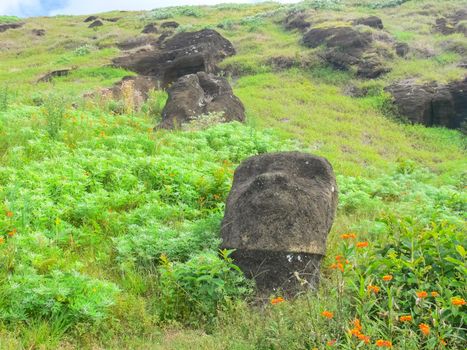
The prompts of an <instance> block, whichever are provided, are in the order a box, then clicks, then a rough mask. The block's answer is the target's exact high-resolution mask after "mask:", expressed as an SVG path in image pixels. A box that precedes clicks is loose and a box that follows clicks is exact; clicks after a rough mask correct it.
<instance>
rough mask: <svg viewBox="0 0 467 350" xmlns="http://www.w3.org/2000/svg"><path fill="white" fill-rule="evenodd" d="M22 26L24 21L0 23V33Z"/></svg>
mask: <svg viewBox="0 0 467 350" xmlns="http://www.w3.org/2000/svg"><path fill="white" fill-rule="evenodd" d="M22 26H24V23H5V24H0V33H2V32H6V31H7V30H9V29H18V28H21V27H22Z"/></svg>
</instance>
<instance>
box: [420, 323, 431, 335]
mask: <svg viewBox="0 0 467 350" xmlns="http://www.w3.org/2000/svg"><path fill="white" fill-rule="evenodd" d="M418 328H420V330H421V331H422V333H423V334H424V335H428V334H430V326H429V325H427V324H426V323H420V324H419V326H418Z"/></svg>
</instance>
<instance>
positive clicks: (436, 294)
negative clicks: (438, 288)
mask: <svg viewBox="0 0 467 350" xmlns="http://www.w3.org/2000/svg"><path fill="white" fill-rule="evenodd" d="M430 294H431V296H432V297H433V298H436V297H439V293H438V292H431V293H430Z"/></svg>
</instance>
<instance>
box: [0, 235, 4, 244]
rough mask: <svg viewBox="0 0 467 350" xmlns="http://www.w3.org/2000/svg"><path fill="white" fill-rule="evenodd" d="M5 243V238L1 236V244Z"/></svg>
mask: <svg viewBox="0 0 467 350" xmlns="http://www.w3.org/2000/svg"><path fill="white" fill-rule="evenodd" d="M3 243H5V238H3V237H1V236H0V245H2V244H3Z"/></svg>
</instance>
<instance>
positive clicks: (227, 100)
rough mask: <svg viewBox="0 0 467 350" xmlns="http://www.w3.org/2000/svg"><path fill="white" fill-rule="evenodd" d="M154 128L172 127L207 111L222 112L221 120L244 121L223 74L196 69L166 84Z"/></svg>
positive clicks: (242, 108)
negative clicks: (162, 102)
mask: <svg viewBox="0 0 467 350" xmlns="http://www.w3.org/2000/svg"><path fill="white" fill-rule="evenodd" d="M167 92H168V94H169V99H168V101H167V104H166V106H165V108H164V110H163V111H162V122H161V123H160V124H159V126H158V128H164V129H174V128H177V127H180V126H181V125H182V124H184V123H188V122H190V121H192V120H193V119H196V118H197V117H199V116H201V115H205V114H208V113H223V116H222V117H223V121H225V122H229V121H244V119H245V110H244V107H243V104H242V103H241V101H240V100H239V99H238V98H237V97H236V96H234V94H233V92H232V88H231V87H230V85H229V83H228V82H227V80H226V79H225V78H223V77H216V76H214V75H213V74H208V73H205V72H198V73H196V74H188V75H185V76H183V77H181V78H180V79H178V80H177V81H176V82H174V83H173V84H172V86H170V88H169V89H168V90H167Z"/></svg>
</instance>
